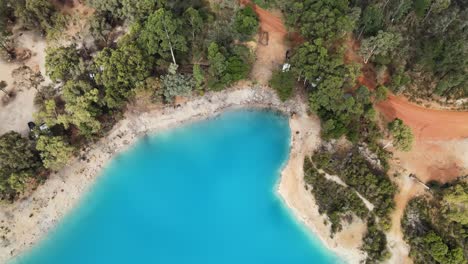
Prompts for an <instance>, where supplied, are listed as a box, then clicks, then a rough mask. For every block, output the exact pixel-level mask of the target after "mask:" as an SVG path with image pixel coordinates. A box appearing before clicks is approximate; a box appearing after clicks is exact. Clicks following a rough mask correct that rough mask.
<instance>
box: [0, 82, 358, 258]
mask: <svg viewBox="0 0 468 264" xmlns="http://www.w3.org/2000/svg"><path fill="white" fill-rule="evenodd" d="M240 107H253V108H254V107H260V108H272V109H277V110H280V111H282V112H284V113H286V114H291V113H296V115H294V116H293V117H292V118H291V119H290V126H291V131H292V133H291V134H292V141H291V154H290V160H289V161H288V163H287V165H286V166H285V168H284V170H283V173H282V177H281V180H280V182H279V185H278V191H279V193H280V194H281V196H282V198H283V199H284V201H285V203H286V204H287V205H288V206H289V207H290V208H291V210H292V212H293V213H294V214H295V215H296V216H297V217H298V219H299V220H300V221H303V222H304V223H305V225H306V226H307V227H309V228H310V229H311V230H312V231H313V232H314V233H315V234H316V235H318V236H319V237H320V238H321V239H322V241H323V242H324V243H325V244H326V246H328V247H329V248H330V249H332V250H334V251H336V253H337V254H339V255H340V256H342V257H343V258H344V259H346V260H347V261H348V262H350V263H358V262H359V260H362V259H363V257H364V256H363V254H362V253H361V252H360V251H359V250H357V247H359V246H360V239H361V237H362V234H363V233H364V232H365V224H364V223H362V222H360V221H354V222H353V223H351V224H349V225H348V226H345V227H344V228H343V230H345V231H343V232H341V233H339V234H337V235H336V236H335V239H331V238H330V236H329V227H328V226H326V225H325V224H324V218H323V216H320V215H319V213H318V209H317V205H316V204H315V201H314V199H313V196H312V195H310V194H309V193H308V192H307V191H306V190H305V189H304V182H303V179H302V175H303V174H302V173H303V172H302V162H303V157H304V155H306V154H309V153H310V152H311V151H312V150H313V149H314V148H315V147H317V146H318V143H319V142H320V138H319V131H320V122H319V120H318V119H317V118H314V117H309V116H308V114H307V112H306V107H305V104H304V103H302V102H300V100H299V99H297V100H290V101H288V102H287V103H282V102H280V101H279V99H278V98H277V96H276V94H275V93H274V92H273V91H272V90H271V89H268V88H265V87H257V88H250V87H246V88H243V89H228V90H225V91H223V92H219V93H208V94H206V95H204V96H202V97H197V98H194V99H193V100H190V101H188V102H186V103H184V104H183V105H181V106H180V107H178V108H173V107H165V108H162V109H158V110H151V111H148V112H143V113H141V112H138V113H137V112H131V111H129V112H127V114H126V116H125V118H124V119H123V120H121V121H120V122H119V123H117V124H116V125H115V127H114V128H113V129H112V130H111V131H110V132H109V134H108V135H107V136H106V137H105V138H103V139H101V140H100V141H99V142H97V143H96V144H94V145H92V146H91V147H90V148H88V149H86V150H85V151H83V152H82V153H80V157H77V158H75V159H74V160H72V161H71V162H70V164H69V165H68V166H67V167H65V168H64V169H62V170H61V171H59V172H57V173H54V174H52V175H51V176H50V179H48V180H47V182H46V183H45V184H44V185H42V186H39V188H38V189H37V190H36V191H35V192H34V193H33V194H32V195H31V196H30V197H28V198H26V199H24V200H21V201H18V202H16V203H14V204H10V205H0V232H1V233H2V236H0V263H5V262H6V261H8V260H10V259H12V258H13V257H15V256H17V255H18V254H20V253H22V252H24V251H26V250H28V249H29V248H30V247H31V246H32V245H34V244H35V243H37V242H38V241H39V240H40V239H42V238H43V237H44V236H45V235H46V233H47V232H49V231H50V230H51V229H52V228H53V227H55V226H56V225H57V223H58V221H60V219H62V217H63V216H64V215H65V214H66V213H68V212H69V211H70V210H71V209H72V208H73V207H74V206H76V205H77V203H78V202H79V200H80V198H81V197H82V195H83V194H84V193H85V192H86V191H87V190H88V189H89V188H90V186H91V185H92V183H93V182H94V181H95V180H96V178H97V177H98V176H99V174H100V172H101V170H102V169H103V167H105V166H106V165H107V163H108V162H109V160H111V159H112V157H114V156H115V155H116V154H117V153H119V152H122V151H125V150H126V149H127V148H128V147H129V146H130V145H132V144H133V143H135V142H136V141H137V140H138V139H139V138H141V136H143V135H145V134H146V133H156V132H160V131H163V130H166V129H169V128H172V127H175V126H178V125H180V124H182V123H186V122H192V121H196V120H201V119H206V118H210V117H213V116H215V115H217V114H219V113H220V112H222V111H223V110H224V109H227V108H240ZM297 132H299V133H297Z"/></svg>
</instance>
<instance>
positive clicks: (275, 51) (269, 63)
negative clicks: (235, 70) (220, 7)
mask: <svg viewBox="0 0 468 264" xmlns="http://www.w3.org/2000/svg"><path fill="white" fill-rule="evenodd" d="M240 2H241V4H244V5H248V4H250V1H248V0H243V1H240ZM252 6H253V8H254V10H255V12H256V13H257V15H258V17H259V20H260V31H261V32H268V45H263V44H261V43H258V44H257V49H256V61H255V63H254V65H253V68H252V73H251V79H252V80H255V81H257V82H258V83H260V84H262V85H266V84H268V81H269V80H270V79H271V74H272V72H273V71H275V70H279V69H280V68H281V65H282V64H283V63H284V61H285V56H286V51H287V50H288V46H287V45H286V42H285V37H286V34H287V30H286V28H285V26H284V23H283V21H282V19H281V12H274V14H273V13H271V12H269V11H266V10H265V9H263V8H261V7H259V6H257V5H252Z"/></svg>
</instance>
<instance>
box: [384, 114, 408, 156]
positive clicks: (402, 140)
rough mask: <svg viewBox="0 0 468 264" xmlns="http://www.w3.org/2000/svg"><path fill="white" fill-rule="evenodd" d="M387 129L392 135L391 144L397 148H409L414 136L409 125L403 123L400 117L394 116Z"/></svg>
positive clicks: (404, 149)
mask: <svg viewBox="0 0 468 264" xmlns="http://www.w3.org/2000/svg"><path fill="white" fill-rule="evenodd" d="M388 129H389V131H390V133H391V134H392V136H393V144H394V146H395V147H396V148H397V149H400V150H403V151H409V150H411V147H412V145H413V140H414V136H413V132H412V131H411V128H410V127H408V126H407V125H405V124H404V123H403V121H402V120H401V119H398V118H395V120H393V121H392V122H390V123H389V124H388Z"/></svg>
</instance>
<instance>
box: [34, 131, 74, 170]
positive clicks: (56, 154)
mask: <svg viewBox="0 0 468 264" xmlns="http://www.w3.org/2000/svg"><path fill="white" fill-rule="evenodd" d="M36 149H37V150H38V151H39V152H40V156H41V159H42V162H43V164H44V167H46V168H48V169H51V170H59V169H61V168H62V167H63V166H64V165H65V164H67V162H68V160H69V159H70V157H71V156H72V154H73V150H74V149H73V147H72V146H70V144H68V142H66V141H65V139H64V138H63V137H60V136H55V137H54V136H47V135H41V136H39V138H38V139H37V143H36Z"/></svg>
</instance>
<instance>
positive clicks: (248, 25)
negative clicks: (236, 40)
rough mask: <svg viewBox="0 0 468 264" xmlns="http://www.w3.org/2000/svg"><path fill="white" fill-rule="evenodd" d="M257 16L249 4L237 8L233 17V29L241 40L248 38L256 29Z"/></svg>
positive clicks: (257, 23)
mask: <svg viewBox="0 0 468 264" xmlns="http://www.w3.org/2000/svg"><path fill="white" fill-rule="evenodd" d="M258 25H259V22H258V17H257V14H256V13H255V11H254V10H253V8H252V7H251V6H247V7H245V8H242V9H239V10H238V11H237V13H236V15H235V17H234V29H235V30H236V32H237V33H238V34H239V37H240V39H241V40H248V39H249V38H251V37H252V35H253V34H255V33H256V32H257V30H258Z"/></svg>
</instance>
